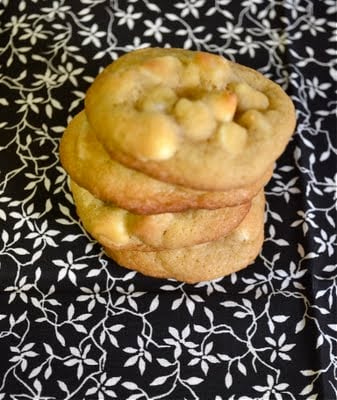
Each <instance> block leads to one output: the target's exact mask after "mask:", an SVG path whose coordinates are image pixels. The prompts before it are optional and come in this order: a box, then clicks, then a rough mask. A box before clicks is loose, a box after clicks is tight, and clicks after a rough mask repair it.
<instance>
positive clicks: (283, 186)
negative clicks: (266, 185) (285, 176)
mask: <svg viewBox="0 0 337 400" xmlns="http://www.w3.org/2000/svg"><path fill="white" fill-rule="evenodd" d="M297 180H298V176H296V177H295V178H293V179H291V180H290V181H289V182H288V183H285V182H283V181H276V182H275V184H276V185H277V186H274V187H273V188H272V189H271V190H272V191H273V192H275V193H278V194H280V195H283V196H284V199H285V201H286V202H287V203H289V200H290V194H295V193H301V191H300V189H299V188H297V187H295V183H296V181H297Z"/></svg>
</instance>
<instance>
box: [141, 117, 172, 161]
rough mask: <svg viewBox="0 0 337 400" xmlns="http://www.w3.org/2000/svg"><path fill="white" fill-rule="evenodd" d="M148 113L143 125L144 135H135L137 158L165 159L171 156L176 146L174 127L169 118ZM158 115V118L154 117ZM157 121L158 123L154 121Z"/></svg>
mask: <svg viewBox="0 0 337 400" xmlns="http://www.w3.org/2000/svg"><path fill="white" fill-rule="evenodd" d="M151 117H153V115H150V116H149V118H148V121H146V120H145V124H146V122H148V123H147V124H146V125H145V126H144V135H141V136H139V137H137V138H136V137H135V144H134V146H135V151H136V152H137V153H138V155H139V158H142V159H145V160H146V159H148V160H156V161H160V160H167V159H169V158H171V157H172V156H173V155H174V153H175V152H176V150H177V147H178V135H177V131H176V127H175V125H174V124H173V122H171V121H170V119H169V118H161V117H162V116H160V115H156V116H154V118H151ZM156 117H158V118H156ZM156 121H158V123H156Z"/></svg>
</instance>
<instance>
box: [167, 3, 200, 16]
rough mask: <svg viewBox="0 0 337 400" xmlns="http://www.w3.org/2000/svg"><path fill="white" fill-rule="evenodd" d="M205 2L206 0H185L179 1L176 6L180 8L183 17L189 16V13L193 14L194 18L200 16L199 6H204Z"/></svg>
mask: <svg viewBox="0 0 337 400" xmlns="http://www.w3.org/2000/svg"><path fill="white" fill-rule="evenodd" d="M204 4H205V0H184V1H183V2H181V3H177V4H175V5H174V7H176V8H178V9H179V10H182V11H181V14H180V16H181V18H185V17H187V15H189V14H191V15H193V17H194V18H199V10H198V8H200V7H203V5H204Z"/></svg>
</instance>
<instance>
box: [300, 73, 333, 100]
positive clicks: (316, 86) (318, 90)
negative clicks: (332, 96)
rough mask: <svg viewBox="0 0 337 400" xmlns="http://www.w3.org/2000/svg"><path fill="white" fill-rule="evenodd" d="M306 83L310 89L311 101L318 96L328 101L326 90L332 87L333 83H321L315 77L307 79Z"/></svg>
mask: <svg viewBox="0 0 337 400" xmlns="http://www.w3.org/2000/svg"><path fill="white" fill-rule="evenodd" d="M305 81H306V84H307V86H308V88H309V97H310V99H314V98H315V97H316V95H318V96H321V97H323V98H324V99H326V97H327V96H326V93H325V90H327V89H329V88H330V87H331V83H327V82H326V83H319V80H318V78H317V76H314V77H313V78H312V79H306V80H305Z"/></svg>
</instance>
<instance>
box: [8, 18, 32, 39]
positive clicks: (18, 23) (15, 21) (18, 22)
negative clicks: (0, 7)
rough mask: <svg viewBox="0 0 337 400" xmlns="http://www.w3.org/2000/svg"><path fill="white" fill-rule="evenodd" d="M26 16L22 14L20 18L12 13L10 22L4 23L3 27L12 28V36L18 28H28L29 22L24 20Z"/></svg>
mask: <svg viewBox="0 0 337 400" xmlns="http://www.w3.org/2000/svg"><path fill="white" fill-rule="evenodd" d="M26 18H27V14H22V15H21V17H20V18H18V17H17V16H16V15H13V16H12V17H11V19H10V22H7V23H6V24H5V28H10V29H11V30H12V32H11V33H12V36H15V35H16V34H17V33H18V31H19V29H21V28H28V27H29V26H30V24H29V23H27V22H25V20H26Z"/></svg>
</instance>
